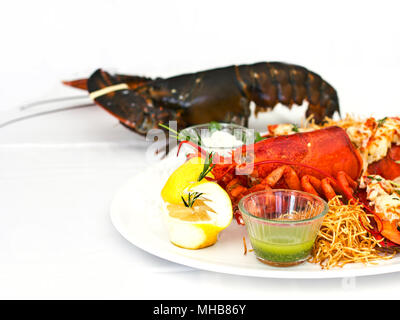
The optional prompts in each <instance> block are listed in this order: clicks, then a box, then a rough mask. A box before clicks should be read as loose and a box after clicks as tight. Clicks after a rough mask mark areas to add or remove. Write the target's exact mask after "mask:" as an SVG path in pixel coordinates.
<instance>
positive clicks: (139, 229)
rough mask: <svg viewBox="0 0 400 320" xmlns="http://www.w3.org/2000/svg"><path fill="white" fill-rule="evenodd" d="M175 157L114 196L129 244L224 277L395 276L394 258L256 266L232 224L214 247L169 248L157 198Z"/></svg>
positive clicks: (116, 221)
mask: <svg viewBox="0 0 400 320" xmlns="http://www.w3.org/2000/svg"><path fill="white" fill-rule="evenodd" d="M178 159H179V158H176V156H175V154H171V155H170V156H169V157H168V158H166V159H164V160H162V161H160V162H159V163H157V164H155V165H153V166H151V167H150V168H148V169H146V170H144V171H143V172H141V173H139V174H137V175H136V176H135V177H133V178H131V179H130V180H129V181H128V182H126V183H125V184H124V185H123V186H122V187H121V188H119V190H118V191H117V192H116V194H115V196H114V198H113V200H112V203H111V208H110V215H111V221H112V223H113V225H114V226H115V228H116V229H117V230H118V231H119V232H120V233H121V235H122V236H123V237H124V238H125V239H127V240H128V241H129V242H131V243H132V244H133V245H135V246H137V247H139V248H141V249H143V250H145V251H146V252H149V253H151V254H154V255H156V256H158V257H161V258H164V259H166V260H169V261H172V262H176V263H179V264H183V265H186V266H189V267H193V268H196V269H202V270H208V271H216V272H221V273H227V274H234V275H241V276H253V277H263V278H282V279H324V278H345V277H357V276H365V275H377V274H385V273H391V272H400V257H395V258H393V259H391V260H387V261H380V262H379V263H378V264H371V265H368V266H367V265H364V264H349V265H347V266H345V267H343V268H332V269H330V270H323V269H321V267H320V266H319V265H317V264H311V263H308V262H306V263H303V264H301V265H298V266H294V267H291V268H277V267H270V266H267V265H265V264H263V263H261V262H259V261H258V260H257V259H256V258H255V255H254V253H252V252H250V251H249V252H248V253H247V254H246V255H245V254H244V253H243V252H244V244H243V237H245V239H246V243H247V246H248V247H249V249H250V248H251V245H250V243H249V238H248V235H247V232H246V229H245V227H244V226H240V225H238V224H237V223H236V221H235V220H233V222H232V223H231V224H230V226H229V227H228V228H226V229H225V230H223V231H222V232H221V233H220V236H219V239H218V241H217V243H216V244H214V245H213V246H211V247H208V248H204V249H202V250H187V249H183V248H178V247H176V246H174V245H173V244H172V243H171V242H170V241H169V237H168V232H167V228H166V226H165V224H164V221H163V220H164V219H163V217H162V213H161V210H160V208H161V206H162V201H161V198H160V197H153V196H152V194H160V193H161V189H162V188H163V186H164V184H165V183H166V181H167V179H168V177H169V176H170V174H171V173H172V172H173V171H174V170H175V169H176V168H178V167H179V164H180V163H183V161H184V159H183V161H179V160H178Z"/></svg>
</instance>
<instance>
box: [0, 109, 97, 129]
mask: <svg viewBox="0 0 400 320" xmlns="http://www.w3.org/2000/svg"><path fill="white" fill-rule="evenodd" d="M94 106H95V104H94V103H87V104H82V105H78V106H70V107H64V108H60V109H55V110H47V111H42V112H38V113H34V114H29V115H25V116H21V117H17V118H13V119H11V120H7V121H5V122H3V123H0V129H1V128H4V127H5V126H8V125H10V124H13V123H16V122H19V121H22V120H27V119H30V118H35V117H38V116H43V115H46V114H51V113H56V112H61V111H67V110H73V109H81V108H87V107H94Z"/></svg>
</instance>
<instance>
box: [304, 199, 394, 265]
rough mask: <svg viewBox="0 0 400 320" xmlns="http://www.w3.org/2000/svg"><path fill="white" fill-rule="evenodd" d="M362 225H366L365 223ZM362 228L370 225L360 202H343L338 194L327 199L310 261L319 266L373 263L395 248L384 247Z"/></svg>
mask: <svg viewBox="0 0 400 320" xmlns="http://www.w3.org/2000/svg"><path fill="white" fill-rule="evenodd" d="M364 226H365V227H364ZM365 228H371V224H370V221H369V218H368V215H367V214H366V213H365V212H364V210H363V208H362V205H361V204H352V203H350V204H342V203H341V201H340V199H339V197H335V198H334V199H332V200H331V201H329V211H328V213H327V215H326V216H325V219H324V221H323V223H322V226H321V229H320V231H319V233H318V236H317V239H316V241H315V244H314V247H313V249H312V252H311V257H310V259H309V262H312V263H319V264H320V266H321V267H322V269H330V268H333V267H343V266H344V265H346V264H348V263H355V262H360V263H365V264H367V263H374V261H377V260H382V259H385V260H387V259H391V258H393V257H394V256H395V254H396V251H394V250H393V251H383V250H381V246H380V243H379V241H377V240H376V239H375V238H374V237H373V236H372V235H371V234H370V233H369V232H367V231H366V229H365Z"/></svg>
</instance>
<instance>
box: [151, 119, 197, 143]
mask: <svg viewBox="0 0 400 320" xmlns="http://www.w3.org/2000/svg"><path fill="white" fill-rule="evenodd" d="M158 125H159V126H160V127H162V128H164V129H167V130H168V131H170V132H172V133H173V134H174V135H170V137H172V138H175V139H176V140H180V141H192V142H194V143H195V144H197V145H198V146H201V145H202V141H201V137H200V135H199V133H198V132H197V131H195V134H196V137H192V136H189V135H183V133H182V131H181V132H178V131H176V130H174V129H172V128H170V127H168V126H166V125H165V124H162V123H159V124H158Z"/></svg>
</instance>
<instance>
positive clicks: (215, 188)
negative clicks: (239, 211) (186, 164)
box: [163, 181, 233, 249]
mask: <svg viewBox="0 0 400 320" xmlns="http://www.w3.org/2000/svg"><path fill="white" fill-rule="evenodd" d="M184 191H185V192H199V193H201V196H200V197H199V198H198V199H197V200H196V201H195V202H194V204H193V206H192V207H191V208H188V207H186V206H184V205H183V202H182V199H181V203H180V204H172V203H167V202H165V203H164V207H163V209H164V216H165V221H166V225H167V227H168V233H169V238H170V241H171V242H172V243H173V244H175V245H176V246H179V247H182V248H186V249H200V248H205V247H208V246H211V245H213V244H215V243H216V242H217V240H218V234H219V233H220V232H221V231H222V230H223V229H225V228H226V227H228V226H229V224H230V223H231V221H232V216H233V212H232V203H231V200H230V198H229V196H228V194H227V193H226V192H225V190H224V189H222V188H221V187H220V186H219V185H218V184H217V183H215V182H208V181H205V182H203V181H202V182H198V183H195V184H192V185H190V186H189V187H188V188H186V189H185V190H184Z"/></svg>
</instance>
